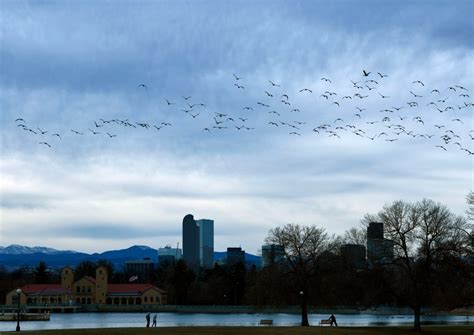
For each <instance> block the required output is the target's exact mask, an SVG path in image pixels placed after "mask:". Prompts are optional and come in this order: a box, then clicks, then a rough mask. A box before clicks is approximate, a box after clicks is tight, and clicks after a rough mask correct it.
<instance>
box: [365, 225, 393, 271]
mask: <svg viewBox="0 0 474 335" xmlns="http://www.w3.org/2000/svg"><path fill="white" fill-rule="evenodd" d="M393 259H394V243H393V241H391V240H387V239H385V238H384V237H383V223H382V222H370V223H369V226H368V227H367V263H368V266H369V268H373V267H375V266H384V265H389V264H391V263H392V262H393Z"/></svg>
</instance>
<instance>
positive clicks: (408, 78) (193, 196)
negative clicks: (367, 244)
mask: <svg viewBox="0 0 474 335" xmlns="http://www.w3.org/2000/svg"><path fill="white" fill-rule="evenodd" d="M2 8H3V13H4V15H3V16H2V19H3V20H2V23H1V24H2V31H1V33H0V43H1V45H2V48H1V50H0V58H1V59H2V63H1V65H0V66H1V70H2V76H1V78H0V108H1V110H2V113H1V116H0V118H1V123H0V131H1V157H0V173H1V180H0V181H1V183H0V197H1V201H0V204H1V208H0V215H1V216H2V226H1V227H0V228H1V229H2V236H1V237H0V244H9V243H25V244H27V243H28V242H29V241H34V237H33V236H28V235H27V234H26V233H25V234H21V235H20V234H19V232H18V231H17V227H16V225H17V223H21V224H23V225H24V226H25V227H29V229H30V231H35V234H36V236H41V238H42V240H43V241H44V242H45V243H50V245H49V246H52V247H55V246H59V243H60V242H58V241H57V240H58V239H60V238H64V239H67V240H68V241H71V246H68V248H72V247H73V246H74V245H76V246H78V249H81V247H80V246H84V247H86V248H89V249H90V251H100V250H96V249H95V250H94V248H97V247H96V246H94V244H93V243H92V242H90V240H91V239H94V240H95V241H96V242H97V241H102V242H103V245H104V246H105V245H108V246H111V247H112V246H113V247H115V246H117V245H118V244H119V243H121V244H124V246H126V245H127V244H132V243H140V241H142V242H143V243H157V244H160V243H162V244H164V243H169V240H171V242H173V243H174V242H175V240H176V239H177V237H179V234H180V229H181V219H182V217H183V216H184V215H185V214H186V213H189V212H191V213H194V214H195V215H196V216H197V217H209V218H214V219H215V220H216V236H218V237H219V239H217V238H216V243H218V244H219V246H218V249H221V250H223V249H225V246H226V245H236V244H241V243H242V244H243V243H244V242H243V241H247V242H248V245H243V247H244V248H246V249H247V250H250V251H252V252H253V251H255V250H257V249H258V248H259V244H260V243H262V242H263V240H264V237H265V234H266V233H267V232H268V230H269V229H271V228H273V227H274V226H275V225H277V224H285V223H288V222H297V223H303V224H319V225H323V226H324V227H326V228H327V229H328V231H330V232H336V233H342V232H343V231H344V230H345V229H349V228H350V227H352V226H356V225H357V224H358V221H359V220H360V219H361V218H362V216H363V214H364V213H366V212H376V211H377V210H378V209H379V208H381V206H383V204H384V203H385V202H388V201H392V200H395V199H399V198H402V199H409V200H419V199H420V198H423V197H428V198H433V199H434V200H436V201H441V202H444V203H446V204H447V205H448V206H450V208H452V209H453V210H454V211H456V212H457V213H462V212H463V211H464V209H465V203H464V196H465V194H466V193H467V192H468V191H469V189H470V188H472V186H473V185H472V159H471V158H470V156H468V155H465V154H464V153H463V152H461V151H460V150H459V148H458V147H457V146H456V145H454V144H452V143H451V144H450V146H449V147H448V149H449V150H448V152H443V151H441V150H438V148H435V144H442V142H441V140H440V139H439V136H441V135H442V134H443V133H444V131H445V129H442V130H437V129H435V128H434V126H433V124H446V125H447V127H446V129H448V128H449V129H451V130H453V131H454V132H456V133H457V134H459V135H460V136H461V137H462V138H461V139H460V141H461V142H462V145H464V146H467V147H469V148H472V144H471V141H469V138H470V137H469V131H470V130H471V129H472V116H471V114H472V108H471V109H464V110H456V111H453V112H452V113H451V112H449V113H439V112H438V111H436V110H434V109H430V107H428V106H425V105H426V104H427V103H428V101H430V100H429V99H430V94H431V93H430V90H431V89H432V88H437V89H439V90H440V91H441V94H440V98H441V97H443V98H446V97H448V96H449V100H448V102H449V104H450V105H452V106H456V105H462V104H463V103H464V101H465V99H462V98H461V97H459V96H458V95H454V94H451V93H452V92H450V91H449V90H448V86H451V85H463V86H466V87H468V88H470V89H471V91H472V89H474V85H473V84H474V81H473V79H472V78H474V68H473V67H472V57H473V56H474V52H473V41H472V39H471V38H470V35H472V34H470V32H472V30H473V23H472V18H471V17H470V15H469V13H472V9H473V4H472V2H470V1H460V2H457V3H456V6H454V5H452V4H451V2H447V1H437V2H424V3H422V4H419V3H412V2H409V1H403V2H398V1H397V2H395V1H389V2H384V6H381V5H380V3H379V2H376V1H364V2H362V3H360V2H359V3H353V2H346V1H340V2H339V1H338V2H331V3H327V4H326V3H321V2H307V1H300V2H292V3H288V2H283V1H282V2H271V3H270V2H262V3H257V4H252V6H248V5H247V3H246V2H242V3H236V2H231V3H215V2H200V3H199V4H197V3H192V2H191V3H185V2H177V3H175V2H173V3H168V2H151V1H143V2H141V3H140V6H138V5H136V4H135V3H132V2H127V1H118V2H105V1H104V2H100V3H98V4H94V6H90V4H88V3H87V2H73V3H67V4H64V3H62V2H54V1H52V2H46V3H38V2H17V1H15V2H8V1H7V2H4V3H3V4H2ZM362 69H368V70H370V71H372V73H375V72H377V71H380V72H383V73H387V74H389V75H390V77H389V78H387V79H386V80H384V81H383V82H382V81H381V85H380V87H382V88H383V93H384V94H387V95H390V96H391V98H390V99H389V101H388V102H387V101H385V100H382V99H380V98H379V97H378V96H377V95H375V96H371V97H369V98H367V99H366V100H364V101H359V100H356V99H355V98H354V100H352V102H346V101H344V102H343V101H342V100H339V101H340V103H341V107H339V108H338V107H336V106H334V105H331V104H330V101H325V100H324V99H323V98H321V97H320V94H321V93H323V92H324V91H325V90H327V89H330V90H333V91H337V92H338V94H339V95H340V96H342V95H345V94H353V93H354V92H353V87H352V84H351V83H350V80H354V81H356V80H360V79H363V78H361V71H362ZM233 73H236V74H238V75H239V76H242V77H243V79H242V81H241V82H242V84H243V85H244V86H245V89H244V90H239V89H237V88H236V87H235V86H234V85H233V84H234V83H235V80H234V77H233V75H232V74H233ZM322 76H328V77H330V78H331V79H332V84H331V85H329V86H328V85H327V84H325V83H324V82H322V81H321V80H320V78H321V77H322ZM417 79H422V80H423V81H424V82H425V84H426V87H424V88H422V87H416V86H415V87H413V84H412V82H413V81H414V80H417ZM269 80H273V81H274V82H277V83H279V84H281V87H279V88H277V87H272V86H271V85H270V84H269ZM140 83H145V84H146V85H147V86H148V89H147V90H145V89H139V88H137V85H138V84H140ZM303 87H308V88H311V89H312V90H313V92H314V93H313V94H312V95H309V94H304V93H300V92H299V90H300V89H301V88H303ZM415 89H416V92H417V93H418V94H421V95H424V97H423V105H422V106H420V108H419V109H418V110H414V109H409V107H408V106H407V105H406V101H409V99H410V98H412V96H411V94H410V93H409V91H410V90H415ZM265 90H267V91H268V90H270V91H271V92H272V93H273V94H274V95H275V98H274V99H272V98H269V97H267V96H266V95H265V94H264V91H265ZM285 93H286V94H288V95H289V96H290V101H291V103H292V107H291V108H299V109H300V110H301V111H300V112H289V108H287V109H285V108H286V107H285V106H284V105H283V104H282V103H281V102H280V101H279V100H281V99H279V98H280V96H281V95H282V94H285ZM457 93H459V92H457ZM448 94H449V95H448ZM188 95H189V96H192V98H191V100H190V101H192V102H193V103H200V102H202V103H205V104H206V107H205V108H200V109H198V108H199V107H195V109H193V112H194V113H197V112H199V113H200V115H199V116H198V117H196V118H195V119H194V118H192V117H190V116H189V114H187V113H185V112H183V111H182V109H186V108H187V109H189V107H188V106H187V105H186V103H185V101H184V100H183V98H182V96H188ZM165 99H168V100H170V101H172V102H174V103H176V105H172V106H168V105H167V104H166V102H165ZM339 99H340V97H339ZM257 101H260V102H264V103H268V104H271V108H270V109H271V110H275V111H277V112H279V113H280V114H282V117H281V118H278V119H279V120H284V121H286V122H294V121H301V122H306V124H305V125H301V126H300V129H298V131H299V132H300V133H301V135H302V136H293V135H289V132H291V131H292V130H293V129H290V128H288V127H286V128H285V127H283V125H281V124H280V126H279V127H278V128H277V127H272V126H270V125H269V124H268V122H270V121H277V118H276V116H275V114H273V115H272V114H269V113H268V111H269V110H267V109H266V108H264V107H261V106H259V105H257ZM468 101H472V98H471V99H470V100H468ZM359 105H360V106H364V107H365V108H367V110H366V111H365V112H364V113H363V119H361V120H358V119H357V118H356V117H355V116H354V114H355V113H356V111H357V110H356V109H355V106H359ZM387 105H388V106H389V107H391V106H400V107H401V106H403V107H404V109H403V110H402V111H401V112H399V113H398V114H400V115H405V116H406V117H408V118H409V119H408V121H410V122H408V121H406V122H407V124H409V127H410V129H409V130H412V131H413V132H415V133H420V134H428V135H434V137H433V140H431V141H428V140H423V139H422V138H415V139H414V138H411V137H409V136H406V137H404V138H400V139H399V141H397V142H395V143H388V142H386V141H385V138H384V137H383V136H382V137H380V138H378V139H377V140H374V141H371V140H369V139H368V138H362V137H359V136H356V135H354V134H353V133H351V132H350V131H347V130H346V132H344V131H343V130H341V132H344V135H343V136H342V137H341V138H340V139H337V138H328V134H326V133H324V132H323V131H322V132H321V133H322V134H319V135H318V134H315V133H314V132H312V129H313V128H314V127H316V126H317V125H321V124H324V123H328V124H331V125H332V126H333V127H335V126H336V125H337V124H338V122H339V121H338V122H336V121H335V120H336V118H338V117H341V116H342V118H343V119H344V120H343V121H342V122H341V125H346V124H348V123H354V124H356V125H357V127H358V128H363V129H365V130H366V131H367V136H370V137H372V136H378V134H379V133H381V132H384V131H385V132H387V131H388V128H387V127H386V125H387V124H385V125H384V124H383V123H382V122H381V121H380V119H381V116H383V115H384V114H382V113H380V110H381V109H383V108H387ZM244 106H252V107H253V108H254V110H253V111H247V110H243V107H244ZM215 113H225V114H228V116H231V117H233V118H234V119H235V121H234V122H233V123H232V122H231V121H228V126H229V129H226V130H223V131H221V132H220V133H218V132H217V131H215V130H214V129H213V128H212V126H214V125H215V121H214V120H213V116H214V115H215ZM396 114H397V113H393V114H390V115H389V116H390V118H391V121H390V122H391V123H395V122H399V120H398V118H399V116H398V115H396ZM418 115H422V116H423V118H424V119H425V125H421V124H419V123H416V122H414V121H413V118H414V117H416V116H418ZM18 117H22V118H24V119H25V120H26V124H27V126H28V127H30V128H32V129H33V130H35V131H36V130H38V129H37V128H40V129H42V130H48V131H49V132H48V133H46V134H44V135H33V134H32V133H30V132H28V131H25V130H22V129H21V128H19V127H17V126H16V124H15V122H14V120H15V119H16V118H18ZM238 117H243V118H248V119H249V120H247V121H246V122H245V124H247V125H248V126H249V127H254V128H256V129H255V130H254V131H246V132H244V131H237V130H236V129H235V127H234V125H235V124H240V123H238V122H236V121H238ZM455 117H460V118H462V119H463V120H464V121H465V123H464V124H460V123H456V122H453V121H452V119H453V118H455ZM100 118H103V119H105V120H110V119H112V118H120V119H128V120H129V121H130V122H131V123H134V124H135V122H149V123H150V125H157V126H159V125H161V122H171V123H172V124H173V125H172V126H171V127H167V128H163V129H161V130H160V131H157V130H156V129H155V128H153V127H151V128H150V129H140V128H137V129H134V128H131V127H123V126H118V125H114V124H113V123H112V124H107V125H104V126H103V127H96V126H95V123H94V121H96V122H98V123H99V124H101V122H100V121H99V119H100ZM371 120H377V121H378V123H377V124H375V125H374V126H371V127H369V126H368V125H367V124H366V121H371ZM239 122H240V121H239ZM204 127H210V128H211V129H212V133H211V134H208V133H207V132H206V131H203V128H204ZM71 129H74V130H78V131H81V132H83V133H84V135H75V134H73V133H72V132H71ZM89 129H92V130H94V131H98V132H100V134H97V135H93V134H92V132H91V131H90V130H89ZM106 132H109V133H111V134H115V135H117V137H116V138H113V139H111V138H109V137H108V135H106ZM53 133H60V134H61V138H62V139H61V140H59V139H58V138H57V137H53V136H52V134H53ZM341 134H342V133H341ZM471 134H472V133H471ZM41 141H47V142H49V143H50V144H51V145H52V146H53V148H51V149H50V148H48V147H46V146H44V145H39V142H41ZM455 149H456V150H457V151H456V150H455ZM38 223H40V225H39V226H37V224H38ZM50 226H51V227H56V229H55V230H54V234H51V233H50V232H49V230H48V229H43V228H42V227H50ZM35 227H36V228H35ZM93 227H95V229H93V230H91V228H93ZM26 232H28V229H27V230H26ZM240 234H241V235H240ZM53 235H54V236H53ZM18 236H22V237H21V241H20V240H18V239H19V237H18ZM235 236H238V240H239V241H237V240H236V237H235ZM232 238H234V239H232ZM118 241H120V242H118ZM143 243H141V244H143ZM36 244H38V243H36ZM84 251H87V250H84Z"/></svg>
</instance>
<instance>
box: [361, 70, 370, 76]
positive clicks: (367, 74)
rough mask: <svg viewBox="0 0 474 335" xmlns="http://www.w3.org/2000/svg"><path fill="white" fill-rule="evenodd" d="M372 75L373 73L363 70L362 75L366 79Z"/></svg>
mask: <svg viewBox="0 0 474 335" xmlns="http://www.w3.org/2000/svg"><path fill="white" fill-rule="evenodd" d="M370 73H371V72H367V71H365V70H362V74H363V75H364V77H368V76H369V74H370Z"/></svg>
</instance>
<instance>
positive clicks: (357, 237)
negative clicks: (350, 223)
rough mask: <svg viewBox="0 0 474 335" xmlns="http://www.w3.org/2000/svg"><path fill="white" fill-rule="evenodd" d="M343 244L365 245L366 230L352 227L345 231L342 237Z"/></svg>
mask: <svg viewBox="0 0 474 335" xmlns="http://www.w3.org/2000/svg"><path fill="white" fill-rule="evenodd" d="M342 241H343V243H347V244H361V245H366V244H367V229H364V228H354V227H352V228H351V229H349V230H346V231H345V233H344V236H343V237H342Z"/></svg>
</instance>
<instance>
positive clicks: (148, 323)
mask: <svg viewBox="0 0 474 335" xmlns="http://www.w3.org/2000/svg"><path fill="white" fill-rule="evenodd" d="M145 319H146V327H147V328H148V327H150V312H148V314H147V315H146V316H145Z"/></svg>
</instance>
